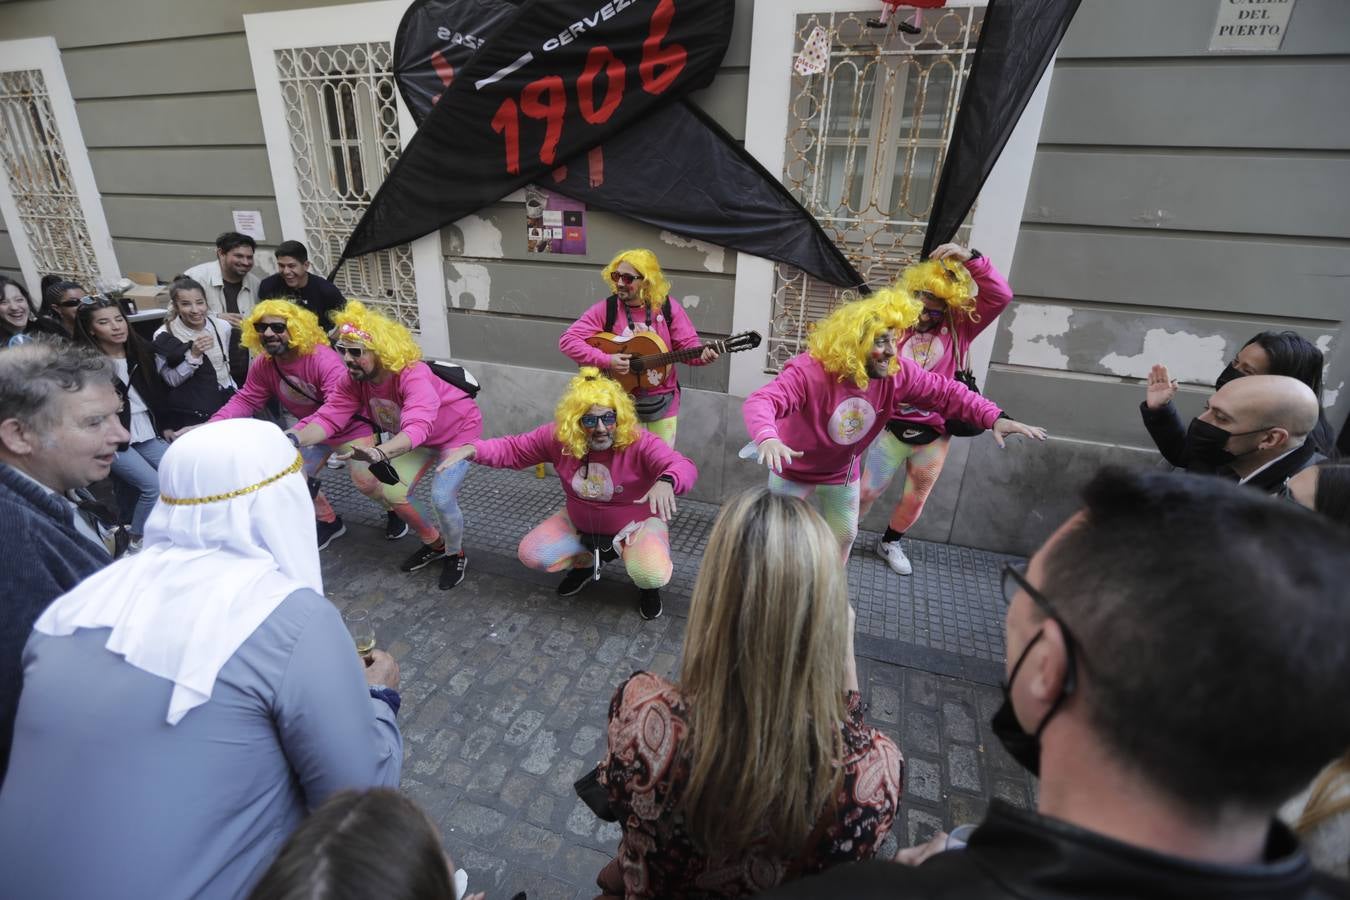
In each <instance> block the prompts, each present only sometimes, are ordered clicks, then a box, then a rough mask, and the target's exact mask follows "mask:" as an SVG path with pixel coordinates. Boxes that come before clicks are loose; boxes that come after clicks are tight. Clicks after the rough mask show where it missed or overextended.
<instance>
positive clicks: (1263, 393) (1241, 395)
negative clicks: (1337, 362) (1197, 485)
mask: <svg viewBox="0 0 1350 900" xmlns="http://www.w3.org/2000/svg"><path fill="white" fill-rule="evenodd" d="M1317 412H1318V405H1317V395H1316V394H1314V393H1313V392H1312V389H1311V388H1309V387H1308V386H1307V385H1306V384H1304V383H1303V382H1301V381H1299V380H1298V379H1297V378H1289V377H1287V376H1284V375H1248V376H1247V377H1245V378H1236V379H1234V380H1232V381H1230V382H1228V383H1227V384H1225V385H1224V386H1223V387H1221V388H1219V389H1218V390H1217V391H1215V392H1214V395H1213V396H1212V397H1210V398H1209V402H1208V403H1206V404H1205V411H1204V412H1203V413H1202V414H1201V415H1200V416H1199V417H1198V418H1196V419H1192V420H1191V426H1190V428H1189V429H1187V431H1186V449H1185V460H1186V466H1185V468H1186V469H1187V470H1188V471H1192V472H1212V473H1215V474H1217V475H1221V476H1223V477H1226V478H1231V479H1232V480H1234V481H1236V482H1237V483H1238V484H1245V485H1250V486H1251V487H1254V488H1258V489H1260V490H1262V491H1264V492H1266V493H1268V494H1273V493H1278V492H1279V491H1280V489H1281V488H1282V487H1283V486H1284V483H1285V481H1287V480H1288V479H1289V477H1290V476H1291V475H1293V474H1294V473H1296V472H1298V471H1300V470H1302V469H1304V468H1306V467H1307V466H1310V465H1313V464H1314V463H1317V462H1319V461H1321V460H1323V459H1325V457H1323V456H1322V454H1320V453H1318V452H1317V451H1316V449H1315V448H1314V447H1313V445H1312V443H1311V442H1309V441H1308V440H1307V437H1308V434H1309V432H1311V431H1312V430H1313V428H1315V427H1316V426H1317Z"/></svg>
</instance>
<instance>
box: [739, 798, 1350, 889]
mask: <svg viewBox="0 0 1350 900" xmlns="http://www.w3.org/2000/svg"><path fill="white" fill-rule="evenodd" d="M760 896H761V897H763V898H764V900H770V898H772V900H786V898H801V897H821V898H829V900H838V898H840V897H848V898H850V900H852V898H866V897H886V898H897V900H900V898H903V900H911V898H913V900H923V898H943V900H956V898H961V900H981V898H1001V900H1002V898H1018V900H1067V898H1071V897H1072V898H1080V897H1089V898H1093V897H1099V898H1111V900H1127V898H1128V900H1133V898H1138V900H1173V898H1175V900H1183V898H1184V900H1208V898H1213V900H1218V898H1244V900H1267V898H1270V900H1274V898H1277V897H1278V898H1294V900H1324V898H1332V897H1341V898H1344V897H1350V883H1347V882H1343V881H1338V880H1337V879H1334V878H1332V877H1330V876H1328V875H1324V874H1321V873H1319V872H1316V871H1314V869H1313V867H1312V863H1311V862H1309V860H1308V857H1307V854H1305V853H1304V852H1303V849H1302V848H1301V847H1300V846H1299V843H1298V839H1297V838H1295V837H1294V835H1293V832H1291V831H1290V830H1289V829H1288V828H1287V827H1286V826H1284V825H1283V824H1282V823H1280V822H1272V824H1271V828H1270V836H1269V838H1268V839H1267V842H1266V853H1265V860H1264V861H1263V862H1261V863H1259V864H1256V865H1251V866H1219V865H1209V864H1205V863H1199V862H1193V861H1190V860H1185V859H1181V858H1179V857H1175V856H1166V855H1164V854H1161V853H1155V852H1153V851H1151V850H1145V849H1143V848H1141V847H1134V846H1131V845H1129V844H1125V843H1121V842H1120V841H1116V840H1112V839H1110V838H1107V837H1104V836H1102V835H1099V834H1095V833H1093V832H1091V831H1087V830H1085V829H1082V828H1078V827H1077V826H1074V825H1070V824H1069V823H1067V822H1062V821H1059V820H1057V819H1051V818H1047V817H1045V816H1040V815H1037V814H1036V813H1035V812H1032V811H1028V810H1019V809H1015V808H1013V807H1012V806H1009V805H1008V804H1006V803H1003V802H1002V801H999V800H995V801H993V803H991V804H990V806H989V813H988V815H987V816H986V817H985V820H984V822H983V823H981V825H980V827H979V828H978V829H977V830H976V831H975V832H974V833H973V834H972V835H971V837H970V843H969V844H968V845H967V846H966V848H965V849H964V850H949V851H947V852H946V853H939V854H937V855H936V856H933V857H931V858H930V859H928V861H927V862H925V863H924V864H923V865H921V866H914V867H911V866H905V865H901V864H899V863H894V862H889V861H881V860H872V861H869V862H863V863H853V864H850V865H842V866H835V867H834V868H832V869H829V870H828V871H826V872H823V873H821V874H819V875H816V876H813V877H811V878H803V879H801V880H799V881H793V882H790V883H788V884H785V885H783V886H781V887H779V888H778V889H777V890H773V891H770V892H768V893H766V894H761V895H760Z"/></svg>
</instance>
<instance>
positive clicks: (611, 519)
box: [441, 366, 698, 619]
mask: <svg viewBox="0 0 1350 900" xmlns="http://www.w3.org/2000/svg"><path fill="white" fill-rule="evenodd" d="M465 459H471V460H473V461H475V462H477V463H479V464H481V465H485V466H492V467H494V468H498V469H522V468H526V467H528V466H534V465H538V464H539V463H545V462H547V463H552V464H553V468H554V469H556V470H557V472H558V478H559V480H560V481H561V482H562V486H563V494H564V495H565V496H566V498H567V505H566V506H565V507H564V508H563V509H562V510H560V511H559V512H558V513H557V514H555V515H553V516H551V517H550V518H548V519H545V520H544V521H543V522H541V523H539V524H538V525H536V526H535V527H534V529H533V530H532V531H530V533H529V534H527V535H525V537H524V539H522V540H521V542H520V548H519V550H518V551H517V552H518V554H519V556H520V561H521V562H523V563H524V564H525V565H527V566H529V567H530V568H531V569H540V570H542V571H545V572H561V571H562V570H563V569H569V567H570V569H569V571H568V573H567V575H566V576H565V577H564V578H563V580H562V583H561V584H559V585H558V593H559V594H561V595H562V596H564V597H570V596H571V595H573V594H575V593H577V592H579V591H580V590H581V589H582V588H584V587H585V586H586V585H587V584H588V583H589V582H590V581H591V580H592V579H594V578H597V577H598V576H599V567H600V565H601V564H603V562H604V561H605V560H607V559H614V558H616V557H621V558H622V559H623V563H624V566H625V568H627V570H628V576H629V577H630V578H632V579H633V583H634V584H636V585H637V586H638V588H639V590H640V594H639V597H638V609H639V611H640V612H641V613H642V617H643V618H644V619H655V618H656V617H657V616H659V615H661V588H663V587H665V586H666V584H668V583H669V582H670V575H671V571H672V569H673V566H672V564H671V560H670V532H669V530H668V528H667V526H666V523H667V522H668V521H669V520H670V517H671V515H673V514H674V512H675V495H676V494H683V493H685V492H686V491H688V490H689V489H690V488H691V487H693V486H694V481H695V479H696V478H697V477H698V470H697V469H696V468H695V467H694V464H693V462H691V461H690V460H689V459H688V458H687V457H685V456H683V455H681V454H680V453H677V452H676V451H675V450H674V449H672V448H671V447H670V446H669V445H668V444H667V443H666V442H665V441H663V440H661V439H660V438H659V437H657V436H656V435H654V434H653V433H652V432H650V431H644V430H642V429H640V428H639V427H638V421H637V412H636V410H635V409H634V408H633V400H632V398H631V397H630V396H629V395H628V393H627V392H626V391H624V389H623V388H622V387H620V386H619V384H618V382H616V381H614V380H613V379H611V378H607V377H605V376H604V375H601V374H600V371H599V370H598V369H595V368H591V367H589V366H588V367H584V368H582V370H581V373H580V374H578V375H577V376H576V377H575V378H573V379H572V382H571V384H569V385H568V388H567V393H566V394H564V395H563V398H562V400H560V401H559V402H558V408H557V411H556V412H555V414H554V421H553V422H552V423H550V424H548V425H541V426H540V427H538V428H536V429H535V430H534V431H531V432H528V433H526V434H517V435H508V436H506V437H499V438H493V439H491V440H477V441H473V442H472V443H470V444H468V445H466V446H463V447H459V448H456V449H455V450H453V451H451V452H450V453H449V454H448V455H447V456H446V457H445V460H444V462H442V463H441V468H443V469H445V468H450V467H453V466H456V465H462V462H461V461H462V460H465Z"/></svg>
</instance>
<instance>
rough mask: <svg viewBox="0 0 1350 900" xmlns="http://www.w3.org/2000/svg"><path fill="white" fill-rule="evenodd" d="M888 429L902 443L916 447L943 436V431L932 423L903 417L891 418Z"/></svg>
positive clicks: (887, 424) (887, 425)
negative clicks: (909, 420)
mask: <svg viewBox="0 0 1350 900" xmlns="http://www.w3.org/2000/svg"><path fill="white" fill-rule="evenodd" d="M886 430H887V431H889V432H890V433H891V434H893V435H895V439H896V440H897V441H900V442H901V443H902V444H913V445H914V446H916V447H921V446H923V445H924V444H931V443H933V441H936V440H937V439H938V438H940V437H942V433H941V432H940V431H938V430H937V429H936V428H934V427H933V426H932V425H924V424H922V423H920V422H906V421H904V420H903V419H891V420H890V421H889V422H887V423H886Z"/></svg>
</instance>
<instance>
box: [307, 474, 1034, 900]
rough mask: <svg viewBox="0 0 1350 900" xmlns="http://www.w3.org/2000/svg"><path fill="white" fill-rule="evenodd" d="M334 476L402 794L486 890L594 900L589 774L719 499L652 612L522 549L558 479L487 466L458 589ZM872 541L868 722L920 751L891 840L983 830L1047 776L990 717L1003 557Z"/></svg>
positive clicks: (604, 844) (652, 661)
mask: <svg viewBox="0 0 1350 900" xmlns="http://www.w3.org/2000/svg"><path fill="white" fill-rule="evenodd" d="M324 481H325V486H326V491H327V492H328V493H329V496H330V498H331V499H332V501H333V504H334V506H335V508H337V510H338V511H339V513H341V514H342V515H343V516H344V518H345V520H346V522H347V528H348V533H347V535H346V536H344V537H342V538H339V539H338V540H336V541H335V542H334V543H333V545H332V546H331V547H330V548H329V549H328V550H326V551H325V552H324V553H323V554H322V558H323V569H324V583H325V586H326V590H327V593H328V595H329V597H330V598H331V599H332V600H333V602H334V603H335V604H337V605H338V606H339V608H343V609H345V608H348V607H352V606H364V607H367V608H369V609H370V610H371V611H372V614H373V617H374V618H375V620H376V623H377V625H376V628H377V635H378V640H379V644H380V646H382V647H384V648H385V649H387V650H388V651H389V652H390V653H392V654H393V655H394V656H395V657H396V658H397V659H398V660H399V664H400V666H401V667H402V680H403V685H402V693H403V698H404V703H403V709H402V712H401V713H400V716H399V721H400V726H401V728H402V730H403V736H404V741H405V748H406V752H405V758H404V765H403V789H404V790H405V791H406V792H407V793H408V794H409V795H410V796H411V797H413V798H414V799H415V800H417V802H418V803H420V804H421V805H422V807H423V808H424V809H425V810H426V811H427V812H428V814H429V815H430V816H431V817H432V818H433V820H434V821H435V822H436V823H437V825H438V826H439V827H440V829H441V833H442V837H443V839H444V842H445V846H446V848H447V850H449V851H450V853H451V855H452V856H453V857H454V859H455V861H456V862H457V863H458V864H459V865H461V866H463V867H464V868H465V869H466V870H467V871H468V872H469V883H470V887H471V889H473V890H486V891H488V894H489V896H490V897H493V898H496V897H502V898H509V897H512V896H514V895H515V894H516V893H517V892H518V891H526V892H527V893H528V895H529V897H530V898H550V897H566V898H571V897H593V896H594V895H595V893H596V891H595V887H594V877H595V874H596V873H597V872H598V871H599V870H600V868H601V867H602V866H603V865H604V864H605V863H606V862H607V861H608V859H609V858H610V857H611V856H612V854H613V853H614V849H615V846H616V844H617V842H618V838H619V830H618V827H617V826H616V825H610V824H606V823H603V822H600V821H598V820H597V819H596V818H595V817H594V816H593V815H592V814H591V812H590V811H589V810H588V809H587V808H586V807H585V806H584V805H582V804H581V802H580V801H579V800H577V799H576V797H575V795H574V794H573V792H572V783H573V781H575V780H576V779H577V778H578V777H580V776H581V775H582V774H584V773H585V772H586V771H587V770H588V769H590V768H591V767H592V766H594V765H595V764H596V763H597V762H599V761H600V759H601V757H602V756H603V754H604V747H605V725H606V714H607V711H608V707H609V701H610V698H611V696H612V695H613V692H614V690H615V688H616V687H617V686H618V684H619V683H620V682H622V681H623V680H624V679H625V678H627V677H628V676H629V675H630V674H632V673H633V672H634V671H636V670H638V669H645V670H648V671H653V672H656V673H658V674H661V675H665V676H667V677H675V676H676V675H677V673H678V664H679V656H680V647H681V642H682V640H683V637H684V628H685V615H686V613H687V610H688V596H689V586H690V585H691V584H692V579H693V573H694V572H695V571H696V570H697V564H698V555H699V553H700V552H701V549H702V546H703V543H704V542H705V541H706V533H707V529H708V526H710V524H711V522H712V518H713V516H714V515H715V514H716V509H715V508H714V507H711V506H708V505H706V504H696V503H683V504H681V508H680V513H679V517H678V519H677V522H676V526H677V527H676V528H673V529H672V552H673V555H674V556H675V561H676V578H675V580H674V581H673V582H672V585H671V587H670V589H668V590H667V592H666V593H665V596H666V614H665V615H664V616H662V617H661V618H660V619H658V620H656V621H653V622H646V621H643V620H642V618H641V617H640V616H639V615H638V613H637V611H636V608H635V607H636V604H635V596H636V592H635V589H634V588H633V587H632V585H631V583H629V582H628V581H627V579H626V577H625V576H624V575H623V574H622V571H621V570H622V567H621V566H620V567H615V566H610V567H608V568H607V570H606V573H605V577H604V578H602V579H601V581H600V582H599V583H597V584H594V585H592V586H591V587H589V588H587V589H586V590H585V591H584V592H582V593H581V594H579V595H577V596H575V597H571V598H560V597H558V596H557V594H556V593H555V591H554V586H555V585H556V582H557V577H556V576H551V575H544V574H541V573H535V572H531V571H529V570H527V569H525V568H524V567H523V566H521V565H520V563H519V562H518V561H517V560H516V559H515V557H514V546H515V543H516V541H518V540H519V538H520V536H521V535H522V534H524V531H525V530H527V528H528V525H531V524H533V523H534V522H537V521H538V520H539V519H542V518H543V517H544V516H545V515H547V514H549V513H551V512H552V511H553V509H554V508H555V507H556V506H558V505H559V504H560V503H561V492H560V491H559V489H558V486H557V483H556V481H555V480H554V479H552V478H545V479H536V478H535V477H534V476H533V474H532V473H520V472H492V471H490V470H483V469H475V470H474V472H473V473H472V474H471V476H470V477H469V479H467V480H466V482H465V485H464V489H463V491H462V493H461V503H462V505H463V507H464V508H465V510H466V514H467V517H468V521H469V525H468V535H467V538H466V548H467V552H468V555H469V570H468V575H467V577H466V579H465V581H464V582H463V583H462V584H461V585H460V586H459V587H457V588H456V589H455V590H453V591H450V592H444V593H443V592H441V591H439V590H437V589H436V577H437V573H438V571H439V565H432V566H429V567H427V568H426V569H423V570H422V571H420V572H415V573H412V574H410V575H405V574H403V573H400V572H399V571H398V570H397V565H398V563H399V561H401V560H402V559H403V558H404V557H405V556H406V555H407V554H409V553H410V552H412V550H413V549H414V548H415V547H416V543H415V538H414V537H412V536H411V535H410V536H408V537H405V538H403V539H402V540H400V541H398V542H394V543H390V542H387V541H385V540H384V536H383V529H382V525H383V515H382V513H381V511H380V510H378V509H376V508H375V507H374V506H373V505H372V504H370V503H369V502H368V501H366V500H365V498H362V497H360V496H359V495H356V494H355V493H354V492H353V491H351V488H350V484H349V483H347V481H346V476H345V473H344V472H342V471H340V470H339V471H329V472H325V473H324ZM874 541H875V535H867V534H864V535H862V536H861V537H860V539H859V548H866V550H865V552H864V549H855V552H854V556H853V558H852V560H851V561H850V565H849V580H850V593H851V594H852V595H853V598H854V602H855V605H856V606H857V607H858V629H859V630H858V637H857V651H858V655H859V659H858V675H859V681H860V684H861V686H862V691H863V699H864V702H865V703H866V704H867V718H868V721H869V722H870V723H871V724H873V725H875V726H876V727H877V728H879V729H881V730H882V731H884V732H886V733H887V734H889V735H890V736H891V737H892V738H894V739H895V741H896V742H897V744H898V745H899V746H900V748H901V750H902V752H903V753H904V756H905V763H906V771H905V796H904V803H903V806H902V808H901V816H900V819H899V821H897V824H896V828H895V835H894V837H892V838H890V839H888V841H887V844H886V847H885V849H886V850H887V851H890V850H891V849H892V848H893V847H894V846H895V845H896V841H897V840H899V841H900V842H901V844H903V845H908V844H911V843H916V842H919V841H922V840H925V839H927V837H928V836H929V835H931V834H932V833H933V832H934V831H935V830H937V829H938V828H950V827H951V826H953V825H956V824H960V823H962V822H970V821H978V820H979V818H980V817H981V815H982V814H983V810H984V808H985V806H986V805H987V804H988V802H989V799H990V798H991V797H1000V798H1003V799H1005V800H1007V801H1009V802H1011V803H1014V804H1017V805H1019V806H1025V805H1027V804H1028V803H1029V802H1030V800H1031V791H1032V784H1031V780H1030V779H1029V778H1028V777H1027V776H1026V774H1025V773H1024V772H1022V771H1021V770H1020V769H1019V768H1018V767H1017V765H1016V763H1014V762H1013V761H1012V760H1011V759H1010V758H1008V757H1007V755H1006V754H1005V753H1004V752H1003V751H1002V749H1001V748H1000V747H998V745H997V742H996V741H995V740H994V738H993V735H992V734H991V733H990V731H989V728H988V721H989V719H990V717H991V716H992V715H993V712H994V710H995V709H996V708H997V705H998V702H999V699H1000V695H999V691H998V688H997V687H996V686H994V683H995V682H996V681H997V678H998V673H999V672H1001V668H1002V663H1001V658H1002V641H1003V638H1002V622H1001V606H1002V604H1001V601H1000V600H999V598H998V597H997V594H996V593H992V594H991V590H992V591H993V592H997V590H998V570H999V568H1001V566H1002V565H1003V562H1004V558H1003V557H998V556H995V555H993V554H985V553H981V552H978V551H971V550H964V549H960V548H953V547H945V546H940V545H925V544H920V543H912V544H910V545H909V546H907V551H910V554H911V557H912V558H913V559H914V561H915V568H916V575H915V576H914V577H913V578H912V579H899V578H897V577H896V576H894V575H893V573H891V572H890V570H889V569H888V568H887V567H886V566H885V564H884V563H883V562H882V561H881V560H879V559H877V558H876V557H875V556H874V555H873V554H872V553H871V552H870V548H871V546H872V544H873V543H874ZM616 568H617V571H616ZM902 581H903V582H906V583H905V584H903V585H902V584H899V582H902ZM888 585H890V587H891V590H890V592H889V593H888V592H887V587H888ZM991 586H992V587H991ZM938 591H949V594H943V595H937V592H938ZM993 609H998V610H999V613H998V615H997V616H993V615H991V614H990V612H989V611H990V610H993Z"/></svg>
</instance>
